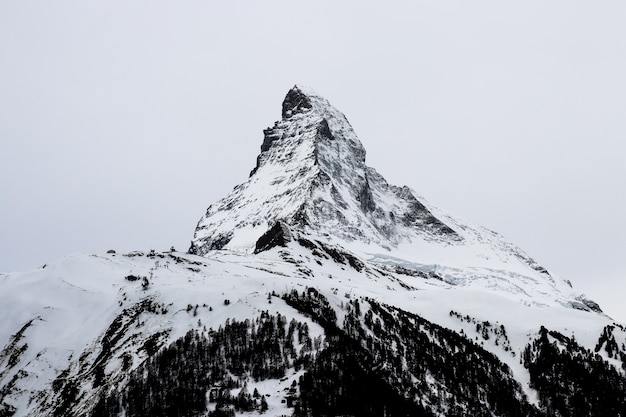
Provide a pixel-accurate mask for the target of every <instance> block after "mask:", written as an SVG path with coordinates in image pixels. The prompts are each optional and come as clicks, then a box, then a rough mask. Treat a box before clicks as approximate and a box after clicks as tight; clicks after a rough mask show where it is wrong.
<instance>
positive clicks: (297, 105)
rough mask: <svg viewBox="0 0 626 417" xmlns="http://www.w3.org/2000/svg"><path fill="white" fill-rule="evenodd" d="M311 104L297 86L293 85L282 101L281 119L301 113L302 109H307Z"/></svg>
mask: <svg viewBox="0 0 626 417" xmlns="http://www.w3.org/2000/svg"><path fill="white" fill-rule="evenodd" d="M311 107H313V105H312V104H311V100H310V99H309V97H308V96H307V95H306V94H305V93H304V92H303V91H302V90H300V88H298V86H294V87H293V88H292V89H291V90H289V92H288V93H287V96H285V100H284V101H283V111H282V115H283V119H287V118H289V117H291V116H293V115H294V114H297V113H301V112H303V111H304V110H308V109H310V108H311Z"/></svg>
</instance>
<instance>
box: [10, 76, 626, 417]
mask: <svg viewBox="0 0 626 417" xmlns="http://www.w3.org/2000/svg"><path fill="white" fill-rule="evenodd" d="M190 252H191V253H189V254H183V253H178V252H174V251H171V252H166V253H158V252H154V251H147V252H140V251H138V252H132V253H128V254H120V253H115V252H114V251H110V252H109V253H106V254H92V255H75V256H70V257H67V258H64V259H60V260H58V261H56V262H54V263H51V264H48V265H45V266H44V267H42V268H40V269H38V270H34V271H28V272H21V273H3V274H0V318H2V323H3V325H2V326H0V349H1V351H0V416H93V417H100V416H143V415H151V416H171V415H180V416H209V415H211V416H220V415H241V414H243V415H257V414H263V415H268V416H281V415H293V416H296V417H298V416H323V415H361V416H383V415H392V416H394V415H395V416H405V415H425V416H466V415H472V416H494V415H495V416H520V415H524V416H549V415H563V416H580V415H589V416H592V415H594V416H598V415H620V414H621V415H626V395H625V394H626V379H625V378H624V375H625V373H626V328H625V327H624V326H623V325H621V324H619V323H614V322H613V320H612V319H611V318H610V317H608V316H606V315H604V314H603V313H602V312H601V310H600V308H599V306H597V305H596V304H595V303H594V302H593V301H590V300H586V299H584V298H583V297H581V296H579V295H577V293H576V292H575V291H574V289H572V288H571V286H570V285H569V283H568V282H567V281H565V280H563V279H561V278H559V277H558V276H556V275H554V274H552V273H551V272H548V271H547V270H545V269H544V268H543V267H541V266H540V265H538V264H537V263H536V262H535V261H533V260H532V258H531V257H530V256H528V255H527V254H525V253H524V252H523V251H522V250H521V249H519V248H517V247H516V246H514V245H513V244H511V243H509V242H507V241H505V240H504V239H503V238H501V237H500V236H498V235H497V234H495V233H494V232H491V231H488V230H486V229H484V228H482V227H480V226H477V225H473V224H470V223H468V222H466V221H461V220H459V219H456V218H454V217H451V216H449V215H446V214H445V213H443V212H442V211H441V210H439V209H437V208H436V207H433V206H432V205H430V204H429V203H428V202H427V201H425V200H424V199H422V198H421V197H418V196H417V195H415V193H413V192H412V191H411V190H409V189H408V188H406V187H396V186H392V185H389V184H387V182H386V181H385V180H384V178H382V176H380V175H379V174H377V173H376V171H374V170H373V169H371V168H369V167H367V166H366V165H365V150H364V149H363V146H362V145H361V143H360V142H359V140H358V138H357V137H356V135H355V133H354V131H353V130H352V128H351V127H350V124H349V123H348V121H347V119H346V118H345V116H343V114H341V113H340V112H339V111H338V110H336V109H334V108H333V107H332V106H331V105H330V104H329V103H328V102H327V101H326V100H325V99H323V98H321V97H319V96H318V95H317V94H315V93H314V92H312V91H311V90H310V89H307V88H304V87H294V88H293V89H292V90H291V91H289V93H288V94H287V96H286V98H285V101H284V103H283V119H282V120H281V121H279V122H277V123H276V124H275V126H274V127H273V128H271V129H268V130H266V131H265V139H264V141H263V144H262V147H261V154H260V155H259V158H258V162H257V165H256V167H255V168H254V170H253V171H252V173H251V175H250V178H249V179H248V180H247V181H246V182H245V183H244V184H241V185H239V186H237V187H235V189H234V190H233V191H232V193H231V194H230V195H229V196H227V197H226V198H224V199H223V200H221V201H219V202H217V203H216V204H214V205H213V206H211V207H209V209H208V210H207V213H206V215H205V216H203V217H202V219H201V220H200V222H199V224H198V227H197V229H196V232H195V235H194V240H193V242H192V246H191V249H190Z"/></svg>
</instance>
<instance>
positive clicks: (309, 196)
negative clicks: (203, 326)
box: [190, 86, 461, 255]
mask: <svg viewBox="0 0 626 417" xmlns="http://www.w3.org/2000/svg"><path fill="white" fill-rule="evenodd" d="M282 116H283V118H282V120H281V121H279V122H276V123H275V125H274V127H272V128H270V129H266V130H265V131H264V139H263V143H262V145H261V153H260V155H259V156H258V158H257V164H256V167H255V168H254V169H253V170H252V172H251V175H250V178H249V179H248V181H247V182H245V183H244V184H241V185H239V186H237V187H235V189H234V190H233V192H232V193H231V194H230V195H229V196H228V197H226V198H225V199H223V200H222V201H220V202H218V203H217V204H215V205H213V206H211V207H209V209H208V210H207V213H206V215H205V216H204V217H203V218H202V219H201V220H200V222H199V223H198V227H197V229H196V232H195V235H194V239H193V242H192V246H191V249H190V252H191V253H194V254H200V255H204V254H206V253H207V252H208V251H209V250H213V249H222V248H225V247H226V248H231V249H243V250H246V251H250V250H252V249H254V244H255V242H256V239H258V238H259V237H260V236H261V235H262V234H263V233H264V232H265V231H266V230H267V229H269V228H271V227H272V225H273V224H274V223H276V222H277V221H279V220H280V221H283V222H285V223H286V224H287V225H289V226H290V227H292V228H294V229H295V230H296V231H301V232H304V233H306V234H317V235H322V236H323V235H330V236H335V237H338V238H340V239H342V240H345V241H354V240H359V241H362V242H366V243H375V244H377V245H379V246H382V247H385V248H389V247H393V246H395V245H396V244H397V243H399V242H401V241H405V240H410V239H411V237H412V236H415V235H421V236H426V237H428V236H437V237H439V238H442V239H445V240H450V241H459V240H461V237H460V236H459V235H458V234H457V233H456V232H455V231H454V230H453V229H452V228H450V227H449V226H447V225H445V224H444V223H443V222H441V221H440V220H438V219H437V218H436V217H435V216H433V215H432V214H431V213H430V211H429V210H428V209H427V208H426V207H425V206H424V205H423V204H422V203H420V202H419V201H418V199H417V198H416V197H415V196H414V195H413V193H412V192H411V191H410V190H409V189H408V188H406V187H403V188H400V187H394V186H390V185H389V184H387V182H386V181H385V180H384V178H383V177H382V176H380V175H379V174H378V173H377V172H376V171H375V170H374V169H372V168H369V167H367V166H366V165H365V149H364V148H363V145H362V144H361V142H360V141H359V139H358V137H357V136H356V134H355V133H354V130H353V129H352V126H350V123H349V122H348V120H347V119H346V117H345V116H344V115H343V114H342V113H341V112H339V111H338V110H337V109H335V108H334V107H333V106H331V105H330V103H329V102H328V101H327V100H325V99H324V98H322V97H320V96H318V95H317V94H316V93H314V92H313V91H311V90H309V89H307V88H304V87H300V86H296V87H294V88H292V89H291V90H290V91H289V92H288V93H287V96H286V97H285V100H284V102H283V106H282Z"/></svg>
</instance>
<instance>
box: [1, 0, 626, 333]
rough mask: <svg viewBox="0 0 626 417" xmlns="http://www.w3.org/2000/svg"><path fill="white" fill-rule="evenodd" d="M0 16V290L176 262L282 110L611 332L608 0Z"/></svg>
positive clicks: (625, 153)
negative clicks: (460, 221)
mask: <svg viewBox="0 0 626 417" xmlns="http://www.w3.org/2000/svg"><path fill="white" fill-rule="evenodd" d="M380 4H381V3H379V2H369V1H342V2H333V1H315V2H306V3H305V2H294V1H266V2H244V1H241V2H234V1H202V2H201V1H191V0H190V1H183V2H171V1H155V0H150V1H147V0H146V1H136V0H130V1H129V0H123V1H106V2H105V1H102V2H85V1H80V0H76V1H65V0H62V1H54V2H50V1H35V0H33V1H3V2H0V198H1V200H0V270H2V271H14V270H26V269H31V268H36V267H39V266H41V265H42V264H44V263H46V262H50V261H52V260H54V259H56V258H59V257H62V256H65V255H69V254H72V253H76V252H102V251H105V250H107V249H110V248H114V249H117V250H119V251H128V250H134V249H150V248H154V249H157V250H165V249H169V247H170V246H175V247H176V248H177V249H179V250H186V249H187V248H188V245H189V241H190V240H191V237H192V235H193V231H194V228H195V225H196V223H197V221H198V220H199V218H200V216H201V215H202V214H203V213H204V211H205V210H206V208H207V206H208V205H209V204H211V203H212V202H215V201H216V200H218V199H219V198H221V197H223V196H224V195H226V194H227V193H228V192H229V191H230V190H231V189H232V187H233V186H235V185H236V184H238V183H240V182H242V181H244V180H245V179H246V178H247V175H248V173H249V171H250V169H251V168H252V167H253V166H254V163H255V158H256V155H257V154H258V152H259V147H260V144H261V141H262V137H263V135H262V129H263V128H265V127H268V126H271V125H272V124H273V122H274V121H275V120H277V119H279V118H280V105H281V102H282V99H283V97H284V95H285V93H286V92H287V91H288V90H289V88H290V87H291V86H293V85H294V84H295V83H299V84H304V85H308V86H310V87H312V88H314V89H315V90H317V91H318V92H319V93H320V94H322V95H324V96H325V97H326V98H328V99H329V100H330V101H331V102H332V103H333V104H334V105H335V106H336V107H338V108H339V109H340V110H342V111H343V112H344V113H345V114H346V115H347V117H348V119H349V120H350V122H351V123H352V125H353V127H354V128H355V130H356V131H357V134H359V137H360V138H361V141H362V142H363V144H364V146H365V147H366V149H367V150H368V157H367V160H368V165H370V166H373V167H375V168H376V169H377V170H378V171H379V172H380V173H382V174H383V175H384V176H385V177H386V178H387V180H388V181H389V182H391V183H393V184H397V185H404V184H406V185H409V186H410V187H412V188H413V189H414V190H415V191H416V192H417V193H418V194H420V195H422V196H424V197H425V198H427V199H428V200H429V201H430V202H432V203H433V204H435V205H437V206H439V207H441V208H443V209H445V210H446V211H448V212H450V213H452V214H455V215H457V216H460V217H464V218H467V219H471V220H473V221H475V222H477V223H480V224H482V225H484V226H486V227H488V228H490V229H493V230H495V231H497V232H499V233H501V234H502V235H504V236H505V237H507V238H508V239H509V240H511V241H513V242H515V243H516V244H518V245H519V246H521V247H522V248H523V249H525V250H526V251H527V252H529V253H530V254H531V255H532V256H534V257H535V258H536V259H537V260H538V261H539V262H540V263H542V264H543V265H545V266H546V267H547V268H548V269H550V270H552V271H553V272H555V273H557V274H559V275H561V276H563V277H565V278H568V279H570V280H571V281H572V283H573V285H574V287H575V288H576V289H578V290H579V291H580V292H584V293H586V294H587V295H588V296H589V297H591V298H592V299H595V300H596V301H598V302H599V303H600V304H601V306H602V307H603V308H604V309H605V311H607V312H608V313H609V314H610V315H612V316H613V317H614V318H616V319H618V320H620V321H621V322H626V307H624V303H623V302H622V300H621V299H622V298H623V295H624V294H625V293H626V261H625V259H626V256H625V252H626V216H625V215H624V209H623V208H624V206H625V203H626V193H625V190H626V163H625V162H626V145H625V144H624V139H625V137H626V117H625V115H626V77H625V76H624V74H626V25H624V24H623V23H624V22H623V18H624V16H626V3H625V2H623V1H604V2H601V3H598V2H582V1H571V0H568V1H550V2H545V1H524V2H501V1H472V2H467V1H446V2H434V1H407V2H399V1H391V2H386V3H385V8H381V7H380Z"/></svg>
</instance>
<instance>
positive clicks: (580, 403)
mask: <svg viewBox="0 0 626 417" xmlns="http://www.w3.org/2000/svg"><path fill="white" fill-rule="evenodd" d="M282 298H283V299H284V300H285V301H286V302H287V304H289V305H290V306H292V307H293V308H295V309H296V310H298V311H299V312H301V313H304V314H305V315H306V316H307V317H309V318H311V319H312V320H313V321H315V322H317V323H318V324H320V325H321V326H322V327H323V328H324V331H325V334H324V336H323V338H322V337H320V336H318V337H316V338H311V337H310V335H309V326H308V325H307V324H306V323H305V322H300V321H296V320H290V321H288V320H287V319H286V317H285V316H282V315H280V314H270V313H269V312H268V311H265V312H263V313H262V314H261V315H259V316H258V317H255V318H251V319H248V320H245V321H236V320H227V321H226V323H224V325H223V326H221V327H219V329H217V330H212V329H211V330H209V331H199V330H198V331H195V330H194V331H190V332H189V333H187V334H186V335H185V336H184V337H182V338H180V339H178V340H176V341H175V342H174V343H172V344H171V345H169V346H168V347H166V348H164V349H162V350H161V351H159V352H158V353H156V354H155V355H153V356H152V357H151V358H150V359H149V360H148V361H147V362H145V363H144V364H143V365H142V366H140V367H139V368H138V369H136V370H135V371H133V372H132V373H131V374H130V376H129V379H128V384H126V385H125V386H123V387H121V388H119V389H117V388H115V387H112V388H111V389H110V390H109V392H108V394H107V395H105V396H103V397H102V398H101V399H100V401H99V403H98V404H97V406H96V407H95V409H94V411H93V414H92V416H93V417H105V416H106V417H109V416H119V415H124V416H127V417H134V416H157V417H160V416H168V417H169V416H189V417H195V416H232V415H235V414H237V413H240V412H256V413H259V414H262V413H263V412H264V411H265V410H266V409H267V398H269V397H267V395H268V394H269V393H263V392H258V391H257V390H254V391H253V392H250V389H248V384H249V383H252V382H253V381H254V382H257V381H263V380H267V379H281V378H283V379H284V378H285V377H286V375H287V374H288V373H289V372H290V371H291V372H293V371H298V370H304V371H305V372H304V373H300V375H301V376H300V377H299V378H298V380H297V381H296V380H294V381H293V384H292V386H291V388H290V389H289V391H288V392H287V393H285V398H284V401H283V403H284V406H285V414H286V415H293V416H296V417H318V416H319V417H324V416H338V415H352V416H366V417H367V416H372V417H374V416H433V415H446V416H459V417H460V416H485V417H487V416H493V415H498V416H520V417H521V416H552V415H559V416H571V417H574V416H576V417H578V416H618V415H626V406H625V404H626V400H625V399H624V396H623V393H624V392H626V381H625V379H624V377H623V376H622V375H621V374H620V373H619V372H618V371H617V370H616V369H615V368H613V367H612V366H611V365H609V364H608V363H606V362H605V361H603V360H602V358H601V357H600V356H599V355H597V354H596V353H594V352H589V351H587V350H585V349H584V348H581V347H580V346H578V345H577V344H576V342H575V340H572V339H570V338H567V337H565V336H563V335H561V334H559V333H556V332H550V331H548V330H547V329H545V328H542V329H541V331H540V334H539V337H538V338H537V339H536V340H535V341H534V342H532V343H530V344H529V345H528V346H527V347H526V350H525V351H524V353H523V355H522V356H523V357H522V358H520V359H521V360H522V362H523V365H524V366H525V367H526V368H527V369H528V371H529V372H530V376H531V384H532V388H534V389H535V390H537V392H538V393H539V395H540V407H537V406H535V405H532V404H531V403H530V402H529V401H528V400H527V398H526V396H525V394H524V392H523V390H522V388H521V387H520V386H519V384H518V383H517V382H516V381H515V379H514V378H513V377H512V375H511V370H510V369H509V368H508V366H507V365H506V364H504V363H502V362H501V361H500V360H499V359H498V358H497V357H496V356H494V355H492V354H491V353H489V352H487V351H486V350H485V349H483V348H482V347H481V346H480V345H479V344H477V343H475V342H474V341H472V340H470V339H468V338H466V337H463V336H462V335H459V334H458V333H455V332H453V331H451V330H449V329H446V328H443V327H441V326H438V325H436V324H433V323H431V322H429V321H427V320H425V319H423V318H422V317H419V316H417V315H414V314H411V313H408V312H405V311H403V310H400V309H398V308H395V307H391V306H388V305H384V304H380V303H378V302H376V301H374V300H372V299H368V298H361V299H352V300H350V301H349V302H347V303H346V304H345V306H344V310H345V313H346V314H345V315H344V317H345V318H344V321H343V323H338V322H337V320H338V319H337V315H336V313H335V311H334V310H333V309H332V307H331V306H330V303H329V302H328V300H326V299H325V298H324V296H322V295H321V294H320V293H319V292H317V291H316V290H314V289H312V288H309V289H307V290H305V291H303V292H297V291H295V290H294V291H291V292H289V293H286V294H284V295H283V297H282ZM453 313H454V312H451V314H453ZM482 326H483V327H488V326H489V324H488V323H485V324H482ZM607 331H608V330H607ZM605 333H606V332H605ZM497 334H498V335H499V337H502V338H503V340H504V339H506V330H505V329H504V327H502V328H498V329H497ZM487 336H488V335H487ZM605 339H606V340H605V341H604V342H603V343H604V345H606V344H607V343H608V342H607V341H610V337H609V336H607V337H606V338H605ZM604 345H603V346H604ZM616 355H617V353H616Z"/></svg>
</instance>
